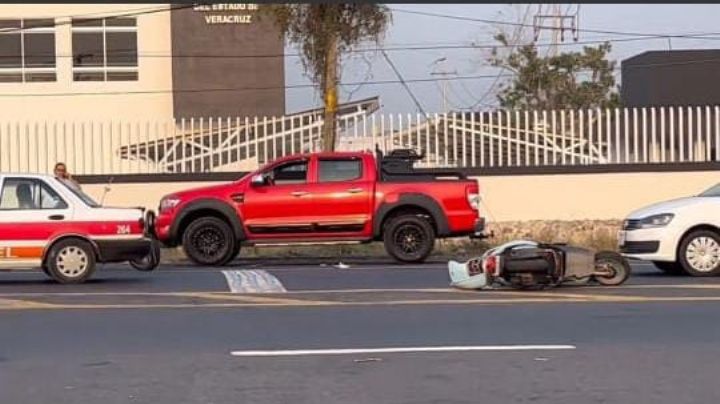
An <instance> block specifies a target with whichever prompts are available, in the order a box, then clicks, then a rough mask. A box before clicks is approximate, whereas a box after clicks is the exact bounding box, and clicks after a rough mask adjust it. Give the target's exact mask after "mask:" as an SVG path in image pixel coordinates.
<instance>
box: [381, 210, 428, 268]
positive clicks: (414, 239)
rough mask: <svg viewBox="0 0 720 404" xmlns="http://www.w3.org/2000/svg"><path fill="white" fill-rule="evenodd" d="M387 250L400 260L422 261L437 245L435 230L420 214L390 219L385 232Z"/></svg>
mask: <svg viewBox="0 0 720 404" xmlns="http://www.w3.org/2000/svg"><path fill="white" fill-rule="evenodd" d="M383 240H384V242H385V250H386V251H387V252H388V254H390V255H391V256H392V257H393V258H395V259H396V260H398V261H400V262H422V261H424V260H425V258H427V257H428V255H430V253H431V252H432V250H433V247H434V246H435V230H434V229H433V227H432V225H431V224H430V223H429V222H428V221H427V220H426V219H424V218H422V217H421V216H418V215H410V214H408V215H402V216H397V217H395V218H392V219H390V221H389V222H388V224H387V225H386V226H385V233H384V234H383Z"/></svg>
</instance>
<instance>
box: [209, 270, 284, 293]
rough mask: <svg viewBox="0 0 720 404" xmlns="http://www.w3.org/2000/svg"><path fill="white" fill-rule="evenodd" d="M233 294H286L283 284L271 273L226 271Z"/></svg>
mask: <svg viewBox="0 0 720 404" xmlns="http://www.w3.org/2000/svg"><path fill="white" fill-rule="evenodd" d="M222 273H223V275H224V276H225V280H227V284H228V288H230V291H231V292H232V293H285V292H287V290H286V289H285V286H283V284H282V282H280V280H279V279H278V278H276V277H275V276H274V275H272V274H271V273H269V272H267V271H264V270H261V269H254V270H224V271H222Z"/></svg>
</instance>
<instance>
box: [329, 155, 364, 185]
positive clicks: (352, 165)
mask: <svg viewBox="0 0 720 404" xmlns="http://www.w3.org/2000/svg"><path fill="white" fill-rule="evenodd" d="M318 163H319V171H318V181H319V182H338V181H352V180H357V179H360V178H361V177H362V161H360V160H359V159H344V160H340V159H334V160H319V162H318Z"/></svg>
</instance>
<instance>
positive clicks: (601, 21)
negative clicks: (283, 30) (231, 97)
mask: <svg viewBox="0 0 720 404" xmlns="http://www.w3.org/2000/svg"><path fill="white" fill-rule="evenodd" d="M389 7H390V8H391V9H394V10H412V11H421V12H429V13H436V14H445V15H453V16H462V17H470V18H478V19H490V20H498V21H507V22H515V23H517V22H519V21H521V20H522V16H523V15H526V14H527V15H528V16H529V17H528V19H527V20H526V21H527V23H529V24H532V20H533V19H532V16H533V15H534V14H535V13H536V12H537V8H538V5H527V4H390V5H389ZM544 7H545V9H547V7H548V6H544ZM567 7H570V8H569V10H570V11H576V10H577V7H578V5H577V4H575V5H567ZM528 8H529V10H528ZM562 9H563V10H565V9H566V6H563V7H562ZM578 15H579V28H580V30H602V31H614V32H632V33H648V34H663V35H667V34H690V33H691V34H698V33H714V34H716V35H714V37H716V38H717V39H703V40H698V39H686V38H672V39H671V40H670V41H668V39H666V38H654V39H648V40H638V41H626V42H616V43H613V49H612V52H611V54H610V59H611V60H616V61H618V66H619V64H620V61H622V60H623V59H627V58H629V57H632V56H634V55H637V54H640V53H643V52H645V51H649V50H667V49H669V48H670V47H672V49H673V50H677V49H718V48H720V26H718V17H720V4H582V5H580V9H579V11H578ZM544 24H545V25H548V24H550V23H548V22H546V23H544ZM500 27H502V26H501V25H497V24H489V23H483V22H477V21H458V20H454V19H448V18H439V17H431V16H422V15H414V14H408V13H402V12H399V11H393V15H392V24H391V26H390V27H389V29H388V31H387V33H386V35H385V38H384V40H383V43H382V45H383V46H384V47H385V48H393V47H407V46H425V45H430V46H433V45H434V46H443V45H468V44H471V43H475V44H482V45H487V44H492V43H494V41H493V35H494V34H495V33H496V32H498V29H499V28H500ZM505 30H506V31H507V32H508V33H512V31H513V28H512V26H507V25H506V26H505ZM523 35H524V36H526V37H530V38H531V37H532V28H527V29H526V30H525V31H524V33H523ZM550 35H551V34H550V33H549V32H547V31H545V32H542V33H541V37H540V39H539V41H538V42H545V43H547V42H550V41H551V37H550ZM579 35H580V36H579V41H591V40H598V39H603V40H604V39H609V38H616V39H617V38H628V36H621V35H610V34H604V33H593V32H580V34H579ZM565 42H566V43H571V42H572V35H571V34H569V33H568V34H567V36H566V39H565ZM365 47H374V45H373V44H367V45H365ZM559 49H560V50H561V51H563V50H579V49H580V46H578V45H563V46H561V47H559ZM488 52H489V51H488V50H480V49H433V50H422V51H420V50H411V51H392V52H388V55H389V57H390V58H391V60H392V62H393V63H394V64H395V65H396V67H397V69H398V70H399V72H400V74H401V75H402V76H403V77H404V79H405V80H413V79H430V78H438V77H440V76H438V75H432V74H431V73H433V72H435V73H438V72H440V73H442V72H447V73H448V75H446V76H445V77H452V75H456V76H486V77H484V78H475V79H468V80H453V81H446V82H445V83H444V84H445V85H446V87H445V89H446V91H445V93H446V94H447V97H446V103H444V102H443V96H442V94H443V90H442V88H443V86H442V83H440V82H421V83H408V85H409V86H410V89H411V90H412V92H413V94H415V96H416V98H417V99H418V100H419V101H420V104H421V107H422V110H423V111H425V112H427V113H433V112H443V110H444V108H445V106H447V108H448V109H449V110H460V109H467V108H471V107H473V106H475V108H478V107H480V108H482V107H485V108H488V107H491V106H492V105H493V104H494V103H496V93H497V88H498V85H500V84H502V83H503V81H504V80H508V79H507V78H500V79H497V77H496V76H497V74H498V70H497V69H496V68H493V67H491V66H488V65H487V58H488V56H489V53H488ZM286 53H297V49H296V48H294V46H293V45H292V44H288V46H287V49H286ZM361 55H364V57H363V56H361ZM440 58H445V61H444V62H438V63H435V64H433V62H434V61H436V60H438V59H440ZM616 78H617V80H618V83H619V82H620V81H621V77H620V74H619V71H618V72H617V76H616ZM285 80H286V84H287V85H293V84H305V83H309V82H310V81H309V80H308V79H307V77H306V76H305V75H304V73H303V69H302V66H301V64H300V60H299V59H298V58H297V57H291V56H288V57H286V59H285ZM385 80H393V81H397V80H398V77H397V75H396V74H395V73H394V72H393V70H392V69H391V67H390V66H389V65H388V63H387V61H386V60H385V59H384V57H383V56H382V55H381V54H380V53H377V52H372V53H363V54H353V56H352V57H350V58H348V59H347V60H345V62H344V63H343V70H342V78H341V81H342V82H346V83H357V82H367V81H385ZM340 94H341V102H345V101H349V100H359V99H363V98H367V97H373V96H379V97H380V102H381V108H382V110H383V111H384V112H386V113H417V112H420V110H419V108H418V107H417V106H416V105H415V103H414V102H413V100H412V98H411V97H410V95H409V94H408V92H407V91H406V90H405V89H404V88H403V86H402V85H401V84H400V83H392V84H383V85H372V84H365V85H361V86H343V87H342V88H341V93H340ZM286 104H287V105H286V107H287V111H288V112H297V111H301V110H305V109H309V108H314V107H317V106H320V105H321V98H320V97H319V96H318V94H317V93H316V92H315V91H314V90H312V89H308V88H304V89H288V90H287V95H286Z"/></svg>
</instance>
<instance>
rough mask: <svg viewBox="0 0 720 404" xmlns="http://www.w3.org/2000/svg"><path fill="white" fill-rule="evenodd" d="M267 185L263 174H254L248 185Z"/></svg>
mask: <svg viewBox="0 0 720 404" xmlns="http://www.w3.org/2000/svg"><path fill="white" fill-rule="evenodd" d="M267 183H268V181H267V177H265V175H264V174H255V175H253V176H252V178H251V179H250V185H252V186H254V187H261V186H264V185H267Z"/></svg>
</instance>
